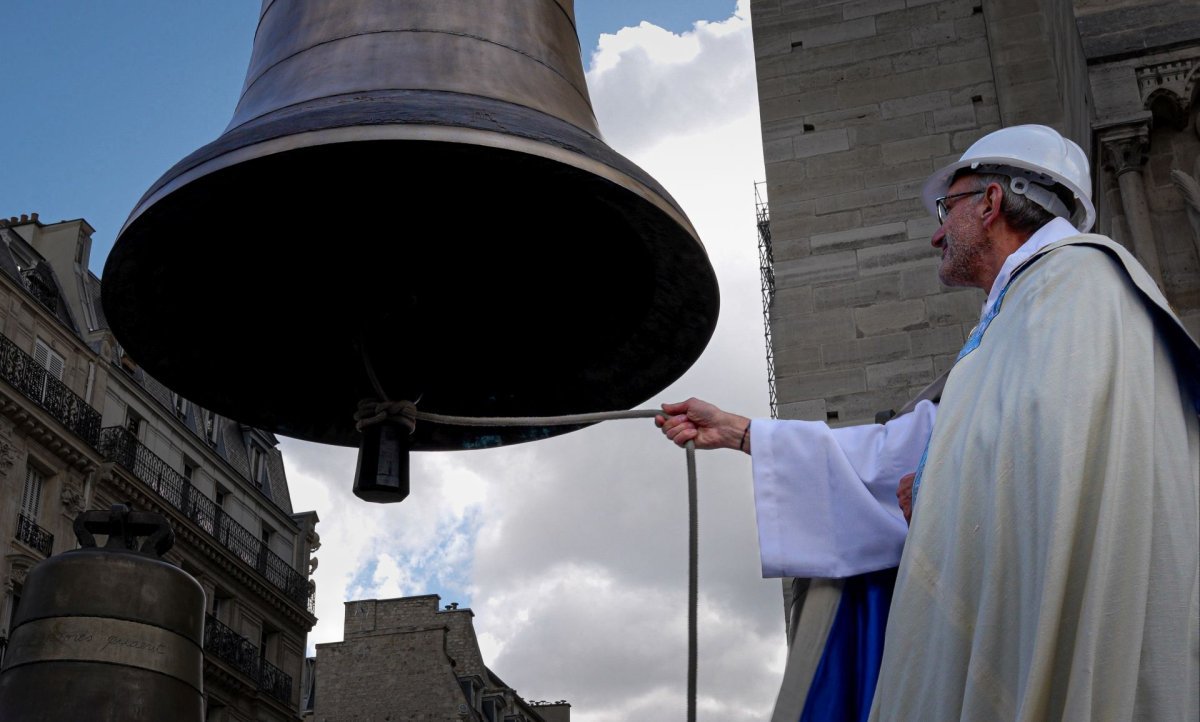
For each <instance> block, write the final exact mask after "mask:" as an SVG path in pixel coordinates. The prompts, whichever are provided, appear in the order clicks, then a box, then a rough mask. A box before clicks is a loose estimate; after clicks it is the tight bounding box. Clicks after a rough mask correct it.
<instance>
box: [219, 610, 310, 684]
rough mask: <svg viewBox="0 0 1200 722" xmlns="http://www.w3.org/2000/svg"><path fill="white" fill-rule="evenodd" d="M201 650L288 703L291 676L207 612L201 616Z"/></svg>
mask: <svg viewBox="0 0 1200 722" xmlns="http://www.w3.org/2000/svg"><path fill="white" fill-rule="evenodd" d="M204 653H205V654H208V655H212V656H213V657H216V658H217V659H220V660H221V661H223V662H225V663H226V664H228V665H229V666H230V667H233V668H234V669H236V670H237V671H239V672H241V673H242V674H244V675H246V676H247V677H249V678H250V679H253V680H254V682H255V684H256V685H257V686H258V688H259V689H260V690H262V691H264V692H266V693H267V694H269V695H271V696H272V697H274V698H275V699H277V700H279V701H280V702H283V703H284V704H288V705H290V704H291V702H292V677H291V675H289V674H287V673H285V672H284V671H283V670H281V669H280V668H278V667H276V666H275V665H273V664H271V663H270V662H268V661H267V660H265V659H263V658H262V656H261V654H260V652H259V650H258V648H257V647H255V646H254V645H253V644H251V643H250V640H248V639H246V638H245V637H243V636H242V635H240V634H238V633H237V632H235V631H233V630H232V629H230V628H229V627H227V626H225V625H224V624H222V623H221V622H220V621H219V620H218V619H217V618H216V617H214V616H213V615H211V614H207V615H205V618H204Z"/></svg>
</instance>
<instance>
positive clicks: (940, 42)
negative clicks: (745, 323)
mask: <svg viewBox="0 0 1200 722" xmlns="http://www.w3.org/2000/svg"><path fill="white" fill-rule="evenodd" d="M1087 2H1088V3H1089V8H1088V12H1089V13H1092V16H1093V18H1094V20H1093V22H1092V25H1091V27H1095V28H1097V29H1098V30H1097V32H1099V29H1103V30H1104V33H1103V34H1102V35H1103V36H1102V37H1099V36H1096V35H1095V33H1094V34H1093V36H1089V35H1088V34H1087V32H1086V30H1087V27H1089V26H1088V24H1087V18H1086V17H1077V14H1076V11H1075V8H1074V7H1073V6H1072V4H1071V3H1065V2H1060V1H1058V0H991V1H988V2H983V0H865V1H864V0H835V1H833V2H830V1H829V0H752V2H751V16H752V22H753V29H754V43H755V55H756V66H757V72H758V91H759V104H760V114H761V121H762V133H763V155H764V159H765V163H766V173H767V196H768V203H769V206H770V214H771V234H772V243H773V252H774V259H775V281H776V292H775V296H774V300H773V305H772V307H771V309H770V311H771V319H772V321H771V323H772V341H773V352H774V361H775V373H776V379H775V381H776V389H777V393H778V400H779V416H780V417H783V418H800V419H811V420H822V421H828V422H829V423H830V424H834V425H843V424H848V423H863V422H869V421H872V420H874V419H875V418H876V415H877V413H879V412H884V411H886V410H889V409H894V408H897V407H899V406H900V405H902V404H903V403H904V401H905V400H907V399H908V398H910V397H911V396H912V395H913V394H914V393H915V392H916V391H918V390H920V388H922V387H923V386H924V385H925V384H926V383H928V382H930V381H932V380H933V379H934V378H936V377H937V376H938V375H940V374H941V373H942V372H944V371H946V370H947V369H948V368H949V365H950V363H951V361H952V360H953V358H954V355H955V354H956V353H957V351H958V349H959V348H960V346H961V345H962V342H963V340H964V338H965V334H966V333H967V332H969V330H970V328H971V327H972V326H974V324H975V323H976V321H977V320H978V317H979V312H980V306H981V304H982V302H983V294H982V293H981V292H980V291H978V290H976V289H948V288H944V287H942V286H941V284H940V283H939V281H938V279H937V275H936V268H937V263H938V261H937V255H936V252H935V250H934V249H933V248H931V246H930V237H931V235H932V233H933V232H934V230H936V227H937V224H936V222H935V221H934V219H932V218H931V217H930V216H929V214H928V213H926V211H925V209H924V208H923V207H922V205H921V203H920V198H919V194H920V188H921V184H922V182H923V181H924V179H925V177H926V176H927V175H928V174H929V173H931V172H932V171H933V170H934V169H936V168H937V167H939V166H941V165H943V164H945V163H948V162H951V161H953V160H956V159H957V158H958V156H959V155H960V154H961V153H962V152H963V151H964V150H965V149H966V148H967V147H968V146H969V145H970V144H971V143H972V142H974V141H975V140H976V139H978V138H979V137H980V136H982V135H984V134H985V133H987V132H990V131H991V130H994V129H996V128H999V127H1001V126H1008V125H1016V124H1022V123H1041V124H1045V125H1049V126H1052V127H1054V128H1056V129H1057V130H1059V131H1060V132H1062V133H1063V134H1064V135H1066V136H1067V137H1070V138H1072V139H1073V140H1075V141H1076V142H1077V143H1079V145H1080V146H1081V147H1082V148H1084V150H1085V151H1086V152H1089V153H1090V155H1091V159H1092V164H1093V169H1094V171H1095V172H1096V173H1097V174H1098V178H1097V184H1098V192H1097V194H1096V195H1097V199H1096V200H1097V205H1098V206H1100V219H1099V223H1098V224H1097V230H1098V231H1099V232H1101V233H1108V234H1111V235H1113V236H1114V237H1115V238H1117V240H1119V241H1121V242H1123V243H1125V244H1126V245H1127V246H1129V247H1130V248H1131V249H1134V248H1135V246H1136V245H1137V244H1136V243H1134V240H1135V236H1137V235H1138V234H1136V233H1132V232H1131V231H1129V229H1128V225H1129V224H1128V222H1127V218H1126V216H1127V214H1126V213H1125V209H1124V207H1123V205H1122V203H1123V201H1122V200H1121V199H1122V194H1121V192H1120V191H1119V189H1117V185H1118V184H1117V181H1116V176H1117V175H1118V172H1117V171H1116V170H1115V169H1110V170H1108V171H1107V173H1105V172H1102V170H1103V169H1104V168H1105V167H1106V161H1105V158H1107V157H1109V156H1108V155H1106V152H1105V151H1104V150H1103V146H1104V143H1105V142H1108V141H1110V140H1111V138H1110V136H1111V131H1109V130H1106V128H1105V127H1104V126H1103V125H1102V124H1100V123H1099V121H1098V118H1102V117H1104V116H1105V114H1106V113H1107V114H1108V115H1110V116H1111V115H1112V114H1113V108H1114V107H1117V108H1118V109H1123V108H1124V106H1121V105H1120V103H1117V101H1114V99H1113V97H1112V93H1111V87H1112V86H1113V82H1111V81H1109V82H1107V85H1106V84H1105V81H1104V78H1107V77H1108V76H1103V74H1101V75H1102V76H1103V77H1102V78H1101V81H1099V82H1098V80H1097V62H1098V61H1100V60H1103V58H1100V57H1098V56H1097V55H1096V53H1097V52H1105V53H1108V55H1107V56H1104V57H1107V58H1109V59H1110V61H1111V62H1115V61H1112V59H1113V58H1115V59H1116V61H1119V63H1125V64H1126V65H1133V66H1136V68H1142V70H1143V74H1144V71H1145V66H1146V63H1145V62H1143V61H1141V60H1131V59H1130V49H1129V48H1123V47H1122V46H1121V45H1120V44H1121V43H1125V44H1126V45H1129V44H1131V43H1138V42H1143V43H1144V42H1145V38H1147V37H1150V38H1157V39H1158V40H1156V41H1155V42H1163V43H1166V44H1167V47H1168V48H1169V50H1170V52H1171V53H1173V54H1166V55H1163V56H1162V57H1161V58H1158V59H1157V62H1159V65H1161V66H1163V67H1166V66H1165V65H1164V64H1165V63H1167V62H1169V61H1171V60H1175V61H1178V60H1180V59H1181V57H1182V55H1186V54H1187V53H1186V51H1185V50H1183V49H1181V37H1186V36H1187V35H1188V34H1189V33H1191V36H1192V37H1196V36H1197V35H1198V33H1196V31H1195V29H1194V28H1193V27H1192V24H1193V23H1192V20H1191V19H1190V18H1191V16H1192V15H1193V14H1196V15H1200V11H1187V12H1184V11H1183V5H1184V4H1181V3H1178V2H1175V3H1171V2H1166V3H1163V2H1159V3H1157V4H1155V3H1146V2H1130V1H1129V0H1125V1H1124V2H1117V0H1087ZM1148 5H1153V6H1154V7H1152V8H1149V9H1147V8H1146V6H1148ZM1114 6H1116V7H1115V8H1114ZM1161 6H1170V7H1171V8H1173V9H1172V10H1166V9H1164V8H1163V7H1161ZM1097 13H1101V14H1102V13H1108V16H1107V17H1106V18H1096V14H1097ZM1181 13H1183V14H1182V15H1181ZM1168 18H1170V19H1173V26H1174V27H1175V30H1174V31H1173V34H1172V31H1169V30H1167V29H1163V28H1160V27H1158V26H1157V25H1154V27H1150V25H1151V24H1153V23H1159V24H1162V23H1163V22H1167V20H1166V19H1168ZM1137 22H1141V23H1142V24H1143V27H1141V29H1140V31H1139V30H1137V29H1130V23H1137ZM1198 22H1200V21H1198ZM1114 27H1117V28H1122V29H1121V31H1120V32H1116V31H1114V30H1113V28H1114ZM1081 29H1083V30H1084V32H1081ZM1139 32H1140V34H1139ZM1184 44H1185V45H1186V43H1184ZM1097 48H1100V50H1097ZM1114 48H1118V49H1119V50H1114ZM1139 52H1140V54H1141V55H1142V56H1145V55H1146V54H1147V53H1148V51H1147V49H1146V48H1145V47H1141V48H1140V51H1139ZM1136 54H1137V53H1135V55H1136ZM1189 57H1191V56H1189ZM1143 59H1144V58H1143ZM1111 62H1110V64H1111ZM1119 63H1118V64H1119ZM1191 67H1192V66H1188V68H1191ZM1136 68H1123V69H1122V68H1118V70H1120V71H1121V72H1123V73H1124V75H1122V76H1121V77H1122V78H1126V77H1127V78H1128V79H1130V80H1131V81H1132V80H1136V79H1135V77H1134V76H1135V75H1136ZM1188 68H1185V69H1184V71H1185V72H1184V73H1183V75H1182V76H1181V77H1180V79H1179V82H1178V84H1179V85H1180V88H1179V90H1178V91H1177V92H1178V93H1181V94H1182V95H1181V98H1182V99H1181V100H1180V102H1181V103H1183V104H1185V105H1188V104H1190V103H1191V96H1190V95H1187V93H1189V92H1194V86H1195V83H1194V71H1193V70H1189V69H1188ZM1108 72H1109V75H1110V76H1111V75H1112V73H1113V72H1116V71H1112V70H1111V69H1110V70H1109V71H1108ZM1187 73H1191V75H1187ZM1188 77H1190V78H1192V79H1193V82H1192V83H1191V84H1190V85H1188V84H1187V81H1186V79H1187V78H1188ZM1143 82H1145V81H1144V80H1143ZM1136 86H1137V84H1136V82H1134V89H1133V90H1127V91H1126V93H1127V94H1131V95H1132V96H1134V97H1133V105H1134V106H1136V107H1135V108H1134V110H1135V111H1140V112H1141V113H1142V115H1143V116H1144V119H1145V120H1144V121H1143V126H1144V128H1145V135H1146V138H1147V141H1146V143H1144V145H1145V147H1146V150H1145V151H1144V154H1145V157H1139V158H1135V159H1134V161H1133V162H1134V163H1138V164H1139V168H1140V167H1141V166H1142V165H1145V166H1146V170H1145V172H1144V174H1142V180H1143V181H1144V185H1145V186H1146V191H1145V195H1146V197H1147V206H1148V211H1147V215H1148V217H1149V220H1146V221H1145V222H1144V223H1143V224H1142V225H1143V226H1146V227H1148V228H1149V229H1150V230H1149V231H1146V232H1144V233H1141V235H1142V236H1153V238H1154V239H1155V240H1152V241H1149V242H1150V243H1153V244H1155V247H1156V248H1157V251H1156V253H1155V254H1147V253H1144V252H1142V253H1139V255H1140V256H1143V255H1154V256H1157V257H1160V265H1161V266H1162V267H1163V268H1165V269H1167V270H1166V271H1165V272H1164V275H1163V276H1162V278H1163V287H1164V289H1165V290H1166V291H1167V294H1168V297H1169V298H1170V299H1171V301H1172V302H1173V303H1174V304H1175V305H1176V307H1177V308H1179V309H1180V310H1181V313H1182V314H1183V315H1184V317H1185V321H1186V322H1188V323H1189V324H1190V325H1191V326H1192V327H1193V329H1194V328H1195V327H1196V325H1197V322H1196V321H1195V320H1192V318H1191V316H1192V310H1191V309H1194V308H1195V305H1196V299H1195V296H1196V295H1197V294H1198V293H1200V290H1198V289H1200V278H1198V277H1197V270H1196V266H1197V264H1198V263H1200V261H1198V260H1197V249H1198V248H1200V246H1196V247H1195V248H1194V247H1193V245H1194V244H1193V243H1192V239H1193V233H1192V232H1191V231H1192V230H1193V228H1192V222H1191V220H1190V218H1191V216H1189V215H1188V211H1187V208H1186V203H1185V196H1184V195H1183V194H1182V193H1181V191H1179V190H1176V189H1175V186H1177V185H1178V184H1179V183H1180V181H1179V179H1178V176H1177V174H1172V173H1171V171H1173V170H1181V169H1182V170H1187V171H1188V172H1189V173H1191V172H1192V171H1193V170H1194V171H1195V173H1200V169H1193V165H1194V164H1195V157H1196V154H1197V152H1196V150H1195V146H1196V143H1195V141H1194V139H1195V138H1196V135H1195V133H1194V132H1192V131H1186V132H1185V131H1181V130H1179V128H1182V127H1183V126H1187V127H1188V128H1193V129H1194V127H1195V119H1194V115H1195V113H1194V110H1193V111H1191V115H1188V114H1186V113H1184V114H1182V115H1180V116H1179V117H1181V118H1183V121H1182V123H1180V122H1176V123H1175V125H1174V126H1172V129H1170V130H1166V129H1165V127H1166V124H1165V123H1164V122H1161V121H1160V122H1158V123H1155V122H1152V121H1151V120H1150V119H1151V117H1152V115H1153V113H1151V112H1150V110H1149V109H1148V107H1143V106H1145V101H1146V97H1145V94H1144V93H1143V94H1142V96H1140V97H1139V95H1138V91H1137V87H1136ZM1183 86H1187V87H1186V88H1184V87H1183ZM1160 95H1161V94H1160ZM1122 102H1124V101H1122ZM1160 114H1161V113H1160ZM1189 123H1190V125H1188V124H1189ZM1100 136H1103V137H1100ZM1160 138H1161V139H1160ZM1107 165H1108V166H1111V165H1112V164H1111V163H1107ZM1121 172H1124V171H1121ZM1193 177H1194V178H1196V179H1197V182H1198V183H1200V175H1194V176H1193ZM1130 180H1131V179H1126V183H1127V184H1128V183H1129V182H1130ZM1196 213H1200V208H1197V209H1196ZM1197 224H1200V218H1198V219H1197ZM1196 232H1197V233H1200V225H1197V227H1196ZM1147 265H1148V266H1149V265H1151V264H1150V263H1147Z"/></svg>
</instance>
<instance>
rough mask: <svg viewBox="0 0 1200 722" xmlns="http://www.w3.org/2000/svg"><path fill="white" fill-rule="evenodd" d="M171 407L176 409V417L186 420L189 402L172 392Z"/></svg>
mask: <svg viewBox="0 0 1200 722" xmlns="http://www.w3.org/2000/svg"><path fill="white" fill-rule="evenodd" d="M171 406H172V408H174V409H175V413H176V415H178V416H179V417H180V418H185V417H186V416H187V412H188V406H189V404H188V400H187V399H185V398H183V397H182V396H180V395H179V394H177V393H175V392H174V391H172V392H171Z"/></svg>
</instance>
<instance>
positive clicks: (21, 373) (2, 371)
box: [0, 336, 100, 446]
mask: <svg viewBox="0 0 1200 722" xmlns="http://www.w3.org/2000/svg"><path fill="white" fill-rule="evenodd" d="M0 378H3V379H4V380H5V381H7V382H8V383H10V384H12V385H13V387H15V388H16V389H17V390H18V391H20V392H21V393H22V394H24V395H25V396H27V397H28V398H29V399H30V400H31V401H33V402H34V403H35V404H37V405H38V406H40V407H41V408H42V409H44V410H45V411H46V412H47V413H49V414H50V415H51V416H53V417H54V418H55V419H57V420H58V421H59V422H60V423H62V425H63V426H65V427H67V428H68V429H70V430H71V431H72V432H73V433H74V434H75V435H76V436H78V437H79V438H81V439H83V440H84V441H86V442H87V443H88V444H89V445H90V446H95V445H96V441H97V439H98V438H99V436H100V412H99V411H96V410H95V409H93V408H92V407H91V406H89V405H88V403H87V402H86V401H84V400H83V399H81V398H80V397H79V396H77V395H75V393H74V392H73V391H71V389H69V388H67V386H66V384H64V383H63V382H61V381H59V380H58V379H56V378H54V377H53V376H52V375H50V372H49V371H47V370H46V368H45V367H44V366H42V365H41V364H39V363H38V362H37V361H35V360H34V359H33V357H32V356H30V355H29V354H27V353H25V352H24V351H22V350H21V349H19V348H17V345H16V344H14V343H13V342H12V341H11V340H10V339H9V338H8V337H6V336H0Z"/></svg>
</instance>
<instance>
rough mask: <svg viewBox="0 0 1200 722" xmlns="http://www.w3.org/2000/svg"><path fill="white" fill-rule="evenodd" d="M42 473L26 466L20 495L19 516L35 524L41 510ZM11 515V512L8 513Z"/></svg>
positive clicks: (30, 466)
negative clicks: (23, 486)
mask: <svg viewBox="0 0 1200 722" xmlns="http://www.w3.org/2000/svg"><path fill="white" fill-rule="evenodd" d="M43 479H44V477H43V476H42V472H40V471H38V470H37V469H35V468H33V466H32V465H28V466H26V468H25V490H24V491H23V492H22V494H21V514H23V515H24V516H26V517H29V520H30V521H33V522H36V521H37V518H38V513H39V512H40V511H41V509H42V481H43ZM10 513H11V512H10Z"/></svg>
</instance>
